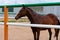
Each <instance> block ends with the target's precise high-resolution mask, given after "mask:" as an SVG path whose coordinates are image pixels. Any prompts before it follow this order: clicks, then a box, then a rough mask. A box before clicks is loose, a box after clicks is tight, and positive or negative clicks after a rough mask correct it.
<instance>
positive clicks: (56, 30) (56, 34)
mask: <svg viewBox="0 0 60 40" xmlns="http://www.w3.org/2000/svg"><path fill="white" fill-rule="evenodd" d="M58 35H59V29H55V37H56V40H58Z"/></svg>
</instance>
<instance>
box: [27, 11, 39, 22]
mask: <svg viewBox="0 0 60 40" xmlns="http://www.w3.org/2000/svg"><path fill="white" fill-rule="evenodd" d="M37 15H38V14H37V13H35V12H34V11H31V10H29V12H28V14H27V17H28V19H29V20H30V22H31V23H33V22H35V18H36V16H37Z"/></svg>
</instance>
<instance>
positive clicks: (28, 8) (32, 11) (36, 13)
mask: <svg viewBox="0 0 60 40" xmlns="http://www.w3.org/2000/svg"><path fill="white" fill-rule="evenodd" d="M27 9H29V10H30V11H31V12H33V13H34V14H38V13H36V12H35V11H33V10H32V9H31V8H28V7H27ZM39 15H40V14H39Z"/></svg>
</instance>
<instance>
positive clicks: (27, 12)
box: [15, 6, 59, 40]
mask: <svg viewBox="0 0 60 40" xmlns="http://www.w3.org/2000/svg"><path fill="white" fill-rule="evenodd" d="M23 16H27V17H28V19H29V20H30V22H31V24H49V25H58V22H59V20H58V18H57V17H56V16H55V15H53V14H48V15H45V16H42V15H40V14H37V13H36V12H34V11H33V10H32V9H30V8H28V7H25V6H23V8H22V9H21V10H20V11H19V13H18V14H17V16H16V17H15V19H16V20H17V19H19V18H21V17H23ZM31 29H32V32H33V35H34V40H39V35H40V31H41V30H46V29H47V30H48V32H49V40H51V36H52V32H51V28H39V27H31ZM55 32H56V33H55V36H56V40H58V33H59V29H55Z"/></svg>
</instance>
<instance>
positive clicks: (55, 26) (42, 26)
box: [0, 22, 60, 29]
mask: <svg viewBox="0 0 60 40" xmlns="http://www.w3.org/2000/svg"><path fill="white" fill-rule="evenodd" d="M7 24H8V26H19V27H20V26H23V27H31V26H32V27H40V28H58V29H60V25H46V24H29V23H11V22H8V23H7ZM0 25H4V23H3V22H0Z"/></svg>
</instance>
